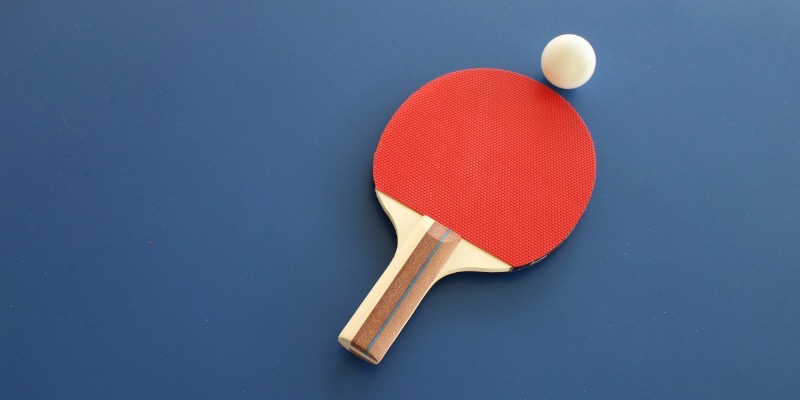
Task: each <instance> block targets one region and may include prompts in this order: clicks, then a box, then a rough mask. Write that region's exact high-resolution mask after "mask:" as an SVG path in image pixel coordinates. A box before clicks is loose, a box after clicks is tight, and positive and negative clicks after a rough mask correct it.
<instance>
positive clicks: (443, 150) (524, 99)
mask: <svg viewBox="0 0 800 400" xmlns="http://www.w3.org/2000/svg"><path fill="white" fill-rule="evenodd" d="M373 176H374V178H375V187H376V189H378V190H379V191H381V192H383V193H384V194H386V195H388V196H390V197H392V198H394V199H395V200H397V201H399V202H400V203H402V204H404V205H406V206H407V207H409V208H411V209H413V210H414V211H416V212H418V213H420V214H423V215H428V216H430V217H431V218H433V219H435V220H436V221H438V222H439V223H441V224H443V225H445V226H447V227H448V228H450V229H452V230H453V231H454V232H456V233H458V234H459V235H461V237H463V238H464V239H466V240H468V241H469V242H471V243H472V244H474V245H476V246H478V247H479V248H481V249H483V250H484V251H486V252H488V253H489V254H492V255H493V256H495V257H497V258H499V259H500V260H502V261H504V262H505V263H507V264H509V265H511V266H513V267H524V266H527V265H529V264H531V263H533V262H536V261H537V260H539V259H541V258H542V257H544V256H546V255H547V254H548V253H550V252H551V251H552V250H553V249H555V248H556V247H557V246H558V245H559V244H561V242H563V241H564V239H566V237H567V236H568V235H569V234H570V232H571V231H572V229H573V228H574V227H575V224H577V223H578V219H580V217H581V215H582V214H583V212H584V210H585V209H586V206H587V204H588V203H589V198H590V197H591V194H592V188H593V187H594V180H595V156H594V146H593V145H592V138H591V136H590V135H589V131H588V130H587V129H586V125H585V124H584V123H583V120H581V117H580V115H578V113H577V112H576V111H575V110H574V109H573V108H572V106H570V105H569V103H567V101H566V100H564V99H563V98H562V97H561V96H559V95H558V94H557V93H555V92H554V91H552V90H551V89H550V88H548V87H547V86H545V85H542V84H541V83H539V82H536V81H535V80H533V79H530V78H528V77H526V76H524V75H520V74H517V73H514V72H509V71H503V70H497V69H470V70H463V71H456V72H453V73H450V74H447V75H444V76H442V77H439V78H437V79H435V80H433V81H431V82H430V83H428V84H426V85H425V86H423V87H422V88H421V89H419V90H418V91H417V92H416V93H414V94H413V95H411V97H409V98H408V100H406V101H405V102H404V103H403V105H402V106H400V109H399V110H397V112H396V113H395V115H394V116H393V117H392V119H391V120H390V121H389V124H388V125H387V126H386V129H385V130H384V132H383V135H382V136H381V139H380V142H379V143H378V149H377V150H376V152H375V160H374V168H373Z"/></svg>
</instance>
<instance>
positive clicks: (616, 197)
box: [0, 0, 800, 399]
mask: <svg viewBox="0 0 800 400" xmlns="http://www.w3.org/2000/svg"><path fill="white" fill-rule="evenodd" d="M613 3H614V4H608V2H594V1H588V0H585V1H573V0H563V1H550V2H537V1H491V2H490V1H425V2H423V1H419V2H408V1H394V2H376V1H366V0H364V1H347V2H340V1H314V2H311V1H286V2H275V1H266V2H258V1H238V0H237V1H208V0H203V1H195V2H189V1H186V2H178V1H174V0H166V1H165V0H160V1H120V2H104V1H100V2H98V1H87V0H76V1H71V2H63V1H41V0H31V1H9V2H3V4H2V5H0V398H2V399H51V398H52V399H176V398H186V399H200V398H226V399H227V398H254V399H264V398H342V399H353V398H365V399H378V398H380V399H390V398H402V399H409V398H411V399H415V398H442V399H444V398H453V399H462V398H523V399H524V398H528V399H539V398H559V399H564V398H590V399H597V398H614V399H628V398H630V399H645V398H676V399H686V398H697V399H714V398H718V399H733V398H741V399H755V398H765V399H766V398H769V399H779V398H786V399H788V398H795V399H796V398H800V294H799V290H798V288H800V128H799V127H800V90H799V89H800V73H798V71H800V51H798V49H800V24H798V20H800V2H797V1H796V0H765V1H759V2H750V1H672V0H665V1H625V2H613ZM563 33H577V34H580V35H581V36H584V37H585V38H587V39H588V40H589V41H590V42H591V43H592V44H593V46H594V48H595V51H596V53H597V70H596V72H595V75H594V77H593V78H592V79H591V80H590V81H589V83H588V84H586V85H585V86H584V87H582V88H579V89H577V90H574V91H559V92H560V93H561V94H562V95H563V96H564V97H565V98H566V99H567V100H568V101H570V102H571V103H572V104H573V106H574V107H575V108H576V109H577V110H578V112H579V113H581V115H582V116H583V118H584V120H585V121H586V124H587V125H588V127H589V129H590V131H591V132H592V135H593V138H594V141H595V146H596V151H597V165H598V170H597V171H598V175H597V183H596V186H595V191H594V195H593V198H592V201H591V203H590V205H589V208H588V210H587V212H586V214H585V215H584V217H583V219H582V220H581V222H580V224H579V225H578V227H577V229H576V230H575V231H574V232H573V234H572V235H571V236H570V237H569V238H568V240H567V241H566V242H565V243H564V244H563V245H562V246H561V247H560V248H559V249H558V250H557V251H556V252H555V253H554V254H552V255H551V256H550V257H548V258H547V259H546V260H545V261H543V262H541V263H539V264H537V265H536V266H534V267H533V268H529V269H526V270H523V271H520V272H515V273H511V274H498V275H490V274H474V273H473V274H457V275H454V276H452V277H448V278H446V279H444V280H443V281H441V282H439V283H437V284H436V285H435V286H434V287H433V289H432V290H431V292H430V293H429V294H428V296H427V297H426V298H425V300H424V301H423V303H422V305H421V307H420V308H419V309H418V310H417V312H416V313H415V315H414V317H413V318H412V319H411V321H410V322H409V324H408V325H407V326H406V328H405V330H404V331H403V333H402V334H401V335H400V337H399V339H398V340H397V342H396V343H395V345H394V346H393V347H392V349H391V350H390V351H389V353H388V355H387V357H386V358H385V359H384V360H383V362H382V363H381V364H380V365H378V366H377V367H376V366H372V365H368V364H367V363H365V362H363V361H361V360H359V359H357V358H356V357H354V356H353V355H351V354H349V353H348V352H346V351H345V350H344V349H343V348H342V347H341V346H339V344H338V343H337V341H336V338H337V335H338V333H339V331H340V330H341V328H342V327H343V326H344V324H345V323H346V322H347V321H348V319H349V318H350V316H351V314H352V313H353V312H354V311H355V309H356V307H357V306H358V305H359V304H360V303H361V300H362V299H363V298H364V296H365V295H366V293H367V292H368V291H369V289H370V288H371V287H372V285H373V283H374V282H375V281H376V280H377V278H378V277H379V276H380V274H381V273H382V271H383V269H384V268H385V266H386V265H387V263H388V262H389V260H390V259H391V257H392V254H393V252H394V248H395V245H396V239H395V237H394V231H393V229H392V226H391V223H390V222H389V220H388V218H386V217H385V215H384V214H383V211H382V210H381V208H380V206H379V204H378V202H377V201H376V198H375V195H374V192H373V189H374V186H373V182H372V155H373V152H374V150H375V146H376V144H377V141H378V139H379V137H380V134H381V132H382V130H383V127H384V126H385V124H386V122H387V121H388V120H389V118H390V117H391V115H392V114H393V112H394V111H395V110H396V108H397V107H398V106H399V105H400V104H401V103H402V101H403V100H404V99H405V98H406V97H407V96H408V95H409V94H411V93H412V92H413V91H414V90H416V89H417V88H418V87H420V86H421V85H422V84H424V83H425V82H427V81H429V80H431V79H433V78H435V77H437V76H439V75H442V74H444V73H447V72H450V71H453V70H458V69H464V68H473V67H495V68H504V69H509V70H513V71H517V72H520V73H523V74H526V75H528V76H531V77H533V78H535V79H538V80H543V75H542V73H541V68H540V65H539V57H540V54H541V51H542V49H543V48H544V46H545V44H546V43H547V42H548V41H549V40H550V39H551V38H553V37H555V36H557V35H559V34H563Z"/></svg>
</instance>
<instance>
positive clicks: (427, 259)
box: [367, 229, 450, 353]
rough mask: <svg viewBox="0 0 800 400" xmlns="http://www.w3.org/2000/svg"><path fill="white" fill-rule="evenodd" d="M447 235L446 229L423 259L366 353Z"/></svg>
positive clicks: (369, 349)
mask: <svg viewBox="0 0 800 400" xmlns="http://www.w3.org/2000/svg"><path fill="white" fill-rule="evenodd" d="M449 233H450V229H448V230H447V231H446V232H445V233H444V235H442V238H441V239H439V241H438V242H437V243H436V246H434V248H433V250H431V254H429V255H428V258H426V259H425V262H424V263H422V267H420V269H419V272H417V275H416V276H414V279H413V280H412V281H411V283H409V284H408V287H407V288H406V291H405V292H403V295H402V296H400V300H398V301H397V304H395V305H394V308H393V309H392V312H390V313H389V317H388V318H386V321H384V322H383V325H381V329H379V330H378V333H376V334H375V337H374V338H373V339H372V341H371V342H370V343H369V346H367V353H369V352H370V351H371V350H372V346H374V345H375V341H376V340H378V337H380V336H381V333H383V330H384V329H385V328H386V324H388V323H389V321H391V320H392V317H393V316H394V313H395V312H397V308H398V307H400V304H401V303H402V302H403V300H405V298H406V296H407V295H408V292H409V291H410V290H411V288H412V287H413V286H414V284H415V283H417V279H419V276H420V275H421V274H422V272H423V271H425V267H427V266H428V263H429V262H430V261H431V258H433V256H434V254H436V251H437V250H439V246H441V245H442V242H443V241H444V240H445V238H447V235H448V234H449Z"/></svg>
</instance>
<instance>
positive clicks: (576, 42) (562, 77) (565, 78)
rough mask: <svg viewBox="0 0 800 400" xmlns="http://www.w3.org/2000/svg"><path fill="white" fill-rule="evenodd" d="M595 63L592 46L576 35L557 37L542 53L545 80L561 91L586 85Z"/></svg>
mask: <svg viewBox="0 0 800 400" xmlns="http://www.w3.org/2000/svg"><path fill="white" fill-rule="evenodd" d="M596 63H597V60H596V58H595V55H594V49H593V48H592V45H591V44H589V42H587V41H586V39H584V38H582V37H580V36H578V35H561V36H558V37H556V38H555V39H553V40H551V41H550V43H548V44H547V46H545V48H544V51H543V52H542V72H544V76H545V78H547V80H548V81H550V83H552V84H553V85H555V86H558V87H560V88H562V89H575V88H576V87H579V86H581V85H583V84H584V83H586V81H588V80H589V78H591V77H592V74H593V73H594V67H595V65H596Z"/></svg>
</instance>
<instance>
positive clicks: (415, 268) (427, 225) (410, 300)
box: [339, 216, 461, 364]
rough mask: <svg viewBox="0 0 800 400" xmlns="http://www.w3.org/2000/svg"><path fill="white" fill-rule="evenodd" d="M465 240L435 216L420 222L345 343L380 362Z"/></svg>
mask: <svg viewBox="0 0 800 400" xmlns="http://www.w3.org/2000/svg"><path fill="white" fill-rule="evenodd" d="M460 241H461V237H460V236H459V235H458V234H456V233H455V232H453V231H451V230H450V229H448V228H447V227H445V226H444V225H441V224H439V223H438V222H436V221H434V220H433V219H431V218H429V217H424V216H423V217H422V218H420V221H419V223H418V224H417V225H416V226H415V228H414V229H413V230H412V231H411V233H410V234H409V235H408V237H407V238H406V239H405V240H403V242H402V243H400V245H399V246H398V249H397V252H396V253H395V256H394V258H393V259H392V262H391V263H389V267H388V268H386V272H384V273H383V275H381V277H380V279H378V282H377V283H376V284H375V286H374V287H373V288H372V290H371V291H370V292H369V294H368V295H367V297H366V299H364V301H363V302H362V303H361V306H359V307H358V310H356V312H355V314H353V317H352V318H350V322H348V323H347V325H346V326H345V328H344V329H343V330H342V333H340V334H339V343H341V344H342V346H344V347H345V348H346V349H347V350H349V351H350V352H352V353H353V354H355V355H357V356H359V357H360V358H362V359H364V360H366V361H368V362H370V363H372V364H377V363H379V362H380V361H381V359H383V356H384V355H386V352H387V351H388V350H389V347H390V346H391V345H392V343H393V342H394V340H395V339H396V338H397V336H398V335H399V334H400V331H401V330H402V329H403V326H405V324H406V322H408V319H409V318H411V314H413V313H414V310H416V308H417V306H418V305H419V303H420V302H421V301H422V298H423V297H424V296H425V293H427V292H428V290H429V289H430V288H431V286H433V284H434V282H436V280H437V279H439V278H440V277H441V275H440V272H441V271H442V269H443V267H444V265H445V264H446V263H447V260H448V259H449V258H450V255H451V254H452V253H453V250H455V248H456V245H457V244H458V243H459V242H460Z"/></svg>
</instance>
